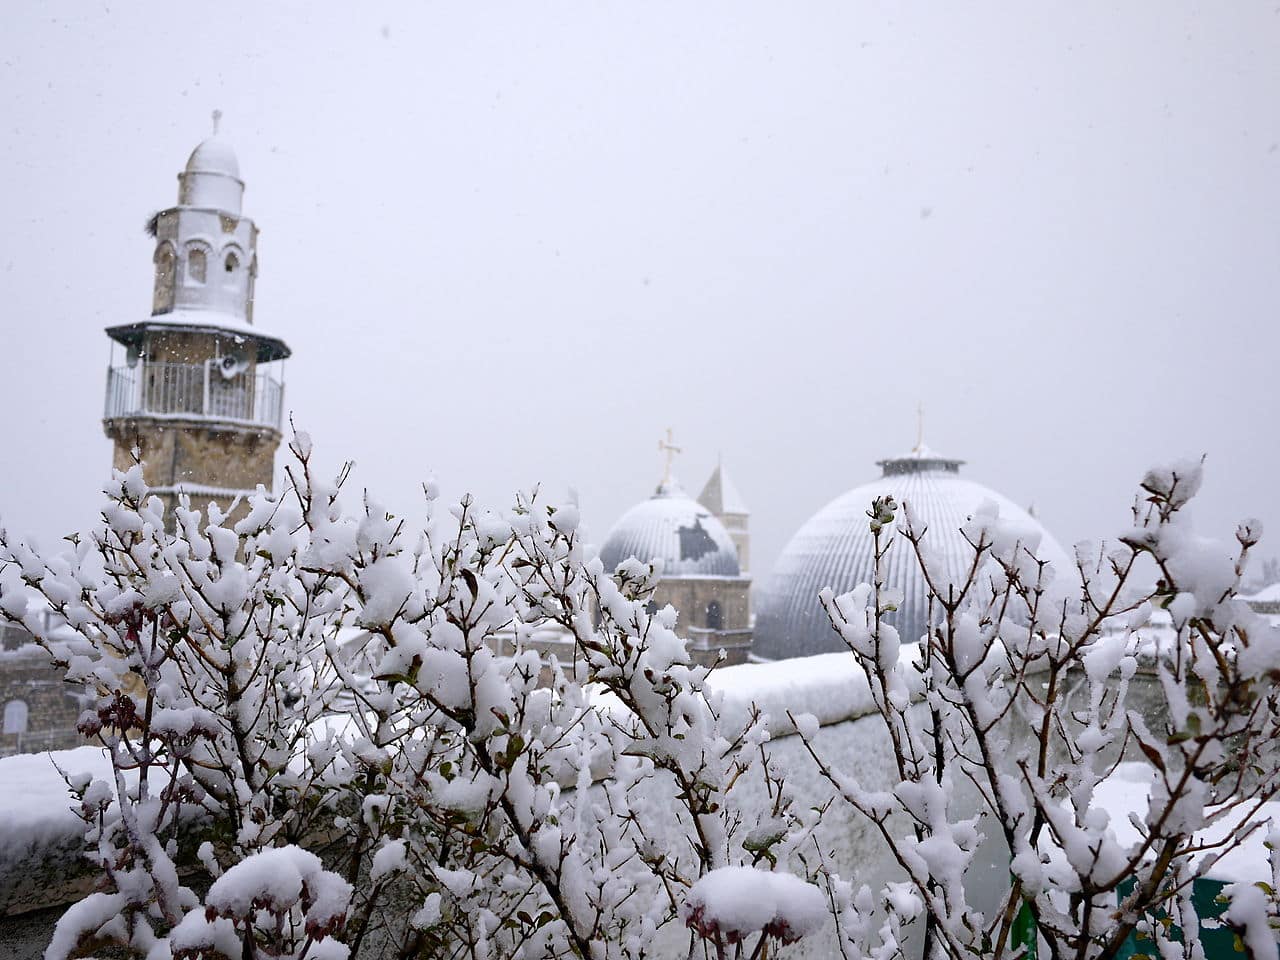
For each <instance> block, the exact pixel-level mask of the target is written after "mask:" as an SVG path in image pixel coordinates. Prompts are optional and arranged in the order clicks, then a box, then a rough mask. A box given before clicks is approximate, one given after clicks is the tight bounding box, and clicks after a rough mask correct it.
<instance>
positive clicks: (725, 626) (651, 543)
mask: <svg viewBox="0 0 1280 960" xmlns="http://www.w3.org/2000/svg"><path fill="white" fill-rule="evenodd" d="M658 448H659V450H661V451H663V452H664V453H665V454H666V457H667V466H666V471H665V474H664V476H663V479H662V483H660V484H658V488H657V490H656V491H654V494H653V496H651V497H650V498H649V499H648V500H645V501H643V502H641V503H638V504H636V505H635V506H634V507H632V508H631V509H630V510H628V511H627V512H626V513H624V514H623V515H622V517H621V519H619V520H618V522H617V523H615V524H614V525H613V529H612V530H610V531H609V534H608V536H606V537H605V540H604V544H603V545H602V546H601V547H600V559H601V561H602V562H603V563H604V566H605V569H606V570H609V571H612V570H614V569H616V568H617V566H618V564H620V563H622V562H623V561H625V560H628V559H630V558H632V557H634V558H635V559H637V560H639V561H641V562H642V563H652V562H657V563H659V564H661V570H660V574H659V578H658V584H657V587H656V588H655V589H654V592H653V598H652V601H651V603H652V608H653V609H657V608H659V607H662V606H664V605H666V604H670V605H671V606H673V607H674V608H675V609H676V611H677V612H678V614H679V619H678V621H677V626H676V629H677V632H678V633H679V634H680V636H681V637H684V638H685V640H686V644H687V646H686V649H687V650H688V651H689V656H690V657H691V658H692V659H693V661H694V662H695V663H701V664H706V665H711V664H714V663H725V664H735V663H744V662H745V661H746V659H747V655H748V654H749V653H750V651H751V577H750V576H749V575H747V574H746V573H745V572H744V571H743V570H742V568H741V565H740V564H739V562H738V544H737V543H735V542H734V538H733V535H732V534H731V533H730V532H729V530H728V529H726V527H725V525H724V524H723V523H722V522H721V521H720V520H719V518H718V517H717V516H716V515H715V514H714V513H712V511H711V509H710V508H709V507H707V506H704V505H703V504H701V503H699V502H698V501H696V500H694V499H692V498H691V497H690V496H689V495H688V494H687V493H685V492H684V490H683V489H682V488H681V486H680V484H679V483H678V482H676V479H675V478H674V477H673V476H672V474H671V457H672V455H673V454H675V453H678V452H679V447H677V446H675V444H674V443H673V442H672V440H671V431H670V430H668V431H667V439H666V441H665V442H660V443H659V444H658ZM740 499H741V498H738V500H740ZM734 502H738V501H737V500H735V501H734ZM743 514H744V516H745V508H743Z"/></svg>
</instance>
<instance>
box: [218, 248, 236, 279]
mask: <svg viewBox="0 0 1280 960" xmlns="http://www.w3.org/2000/svg"><path fill="white" fill-rule="evenodd" d="M222 266H223V269H224V270H225V271H226V272H227V273H228V274H234V273H235V272H236V271H237V270H239V269H240V258H239V257H237V256H236V252H235V251H234V250H231V251H229V252H228V253H227V258H226V259H225V260H224V261H223V263H222ZM228 279H229V278H228Z"/></svg>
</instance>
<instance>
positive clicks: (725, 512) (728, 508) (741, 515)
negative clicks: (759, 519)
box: [698, 463, 751, 575]
mask: <svg viewBox="0 0 1280 960" xmlns="http://www.w3.org/2000/svg"><path fill="white" fill-rule="evenodd" d="M698 502H699V503H700V504H702V505H703V506H704V507H706V508H707V509H708V510H710V511H711V512H712V513H713V514H714V515H715V518H716V519H717V520H719V521H720V522H721V523H722V524H724V528H725V529H726V530H728V531H729V536H730V537H732V538H733V545H734V546H735V547H737V549H738V566H739V567H740V568H741V569H742V572H743V574H744V575H745V574H747V573H748V572H749V571H750V570H751V531H750V529H749V527H748V524H749V523H750V520H751V511H750V510H748V509H747V502H746V501H745V500H743V499H742V494H740V493H738V488H737V487H735V486H734V485H733V481H732V480H730V479H729V474H727V473H726V472H725V469H724V464H723V463H717V464H716V469H715V472H714V473H713V474H711V476H710V478H708V480H707V483H706V485H705V486H704V487H703V488H702V492H701V493H700V494H698Z"/></svg>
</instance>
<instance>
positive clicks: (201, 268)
mask: <svg viewBox="0 0 1280 960" xmlns="http://www.w3.org/2000/svg"><path fill="white" fill-rule="evenodd" d="M208 269H209V259H208V256H207V255H206V254H205V252H204V251H203V250H201V249H200V248H199V247H189V248H188V249H187V279H188V280H189V281H190V282H192V283H204V282H205V279H206V278H207V276H208Z"/></svg>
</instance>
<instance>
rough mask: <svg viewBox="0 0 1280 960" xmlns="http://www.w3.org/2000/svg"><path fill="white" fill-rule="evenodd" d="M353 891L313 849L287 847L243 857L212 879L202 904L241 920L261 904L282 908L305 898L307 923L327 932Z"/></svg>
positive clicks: (268, 907) (344, 908)
mask: <svg viewBox="0 0 1280 960" xmlns="http://www.w3.org/2000/svg"><path fill="white" fill-rule="evenodd" d="M351 893H352V891H351V885H350V884H349V883H347V882H346V881H345V880H343V879H342V878H341V877H339V876H338V875H337V874H335V873H331V872H329V871H328V870H325V869H324V865H323V864H321V862H320V858H319V857H317V856H316V855H315V854H314V853H311V852H310V851H307V850H303V849H302V848H301V847H294V846H288V847H276V848H274V849H270V850H262V851H260V852H259V853H255V854H253V855H252V856H249V857H246V858H245V859H244V860H241V861H240V862H239V863H237V864H236V865H235V866H234V867H232V868H231V869H230V870H228V871H227V872H226V873H224V874H223V875H222V876H220V877H219V878H218V879H217V880H215V881H214V882H213V886H211V887H210V888H209V893H208V895H207V896H206V897H205V903H206V904H208V906H209V907H210V909H212V910H214V911H216V912H217V913H218V914H219V915H220V916H224V917H230V918H233V919H244V918H247V917H251V916H252V915H253V912H254V911H255V910H257V909H258V908H260V907H262V906H266V908H267V909H270V910H273V911H281V912H282V911H285V910H289V909H291V908H292V907H294V906H296V905H298V904H299V903H300V902H308V903H309V906H308V907H307V924H308V927H309V928H310V927H311V926H313V925H314V926H316V927H318V928H322V929H325V930H331V929H332V928H334V927H335V926H336V925H338V924H339V923H340V921H341V919H342V918H343V916H345V914H346V912H347V905H348V904H349V903H350V901H351ZM304 894H305V896H304Z"/></svg>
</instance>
